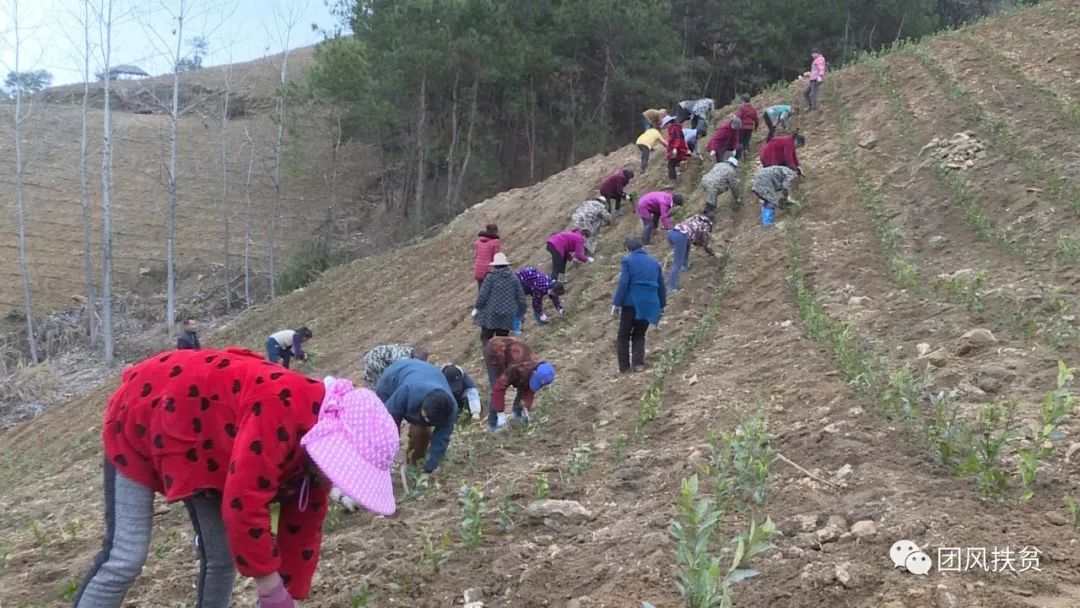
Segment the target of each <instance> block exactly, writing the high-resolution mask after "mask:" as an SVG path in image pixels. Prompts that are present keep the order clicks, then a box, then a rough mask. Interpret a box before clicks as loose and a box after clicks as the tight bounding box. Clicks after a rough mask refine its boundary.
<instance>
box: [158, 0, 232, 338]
mask: <svg viewBox="0 0 1080 608" xmlns="http://www.w3.org/2000/svg"><path fill="white" fill-rule="evenodd" d="M161 7H162V9H163V10H164V11H165V12H166V13H167V14H168V16H169V21H170V23H171V25H172V30H171V33H170V35H175V36H176V40H175V42H174V41H171V40H168V39H167V38H166V36H164V35H162V34H160V33H159V32H158V31H157V30H156V29H154V27H153V26H150V25H147V24H146V23H144V29H146V31H147V33H148V34H150V36H151V38H152V39H154V41H155V42H156V44H155V46H157V47H158V48H159V49H162V50H163V54H167V55H168V57H169V61H170V63H171V65H172V77H173V84H172V103H171V104H170V111H169V170H168V208H167V210H166V214H165V233H166V234H165V242H166V245H165V283H166V286H165V290H166V304H165V323H166V325H167V327H168V328H172V326H173V324H174V323H175V322H176V256H175V250H176V199H177V193H176V190H177V180H176V158H177V151H178V146H177V135H176V133H177V126H178V125H179V122H180V116H181V115H182V114H183V113H185V112H186V111H187V110H189V109H190V108H181V107H180V73H181V72H183V71H184V70H185V69H186V68H187V67H188V66H189V65H190V63H189V62H188V61H185V60H186V59H187V58H186V57H185V56H184V27H185V26H186V25H187V24H188V23H189V22H190V21H192V20H195V19H199V18H202V17H205V16H206V15H207V14H209V13H210V12H211V9H210V4H209V2H208V1H206V2H200V1H199V0H162V1H161ZM196 8H199V9H201V10H200V12H198V13H196ZM224 20H225V17H223V18H222V22H224ZM147 21H148V20H147ZM195 40H197V41H199V42H198V44H196V46H197V47H199V49H200V50H198V52H205V50H206V49H205V44H206V38H205V35H200V36H199V37H197V38H196V39H195ZM164 49H168V51H164ZM198 63H199V64H200V65H201V59H200V61H199V62H198ZM197 103H198V101H196V102H195V103H193V104H192V105H193V106H194V105H196V104H197Z"/></svg>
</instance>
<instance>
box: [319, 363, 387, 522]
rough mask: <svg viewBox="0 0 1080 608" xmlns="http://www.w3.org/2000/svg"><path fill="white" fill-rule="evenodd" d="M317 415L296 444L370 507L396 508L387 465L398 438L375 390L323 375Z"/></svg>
mask: <svg viewBox="0 0 1080 608" xmlns="http://www.w3.org/2000/svg"><path fill="white" fill-rule="evenodd" d="M327 380H328V381H327V382H326V384H328V388H327V391H326V396H325V397H323V403H322V408H321V409H320V410H319V419H318V421H317V422H316V423H315V426H313V427H311V430H310V431H308V432H307V434H306V435H304V437H303V438H302V439H301V440H300V445H302V446H303V447H304V449H305V450H307V453H308V455H309V456H311V458H312V460H314V461H315V464H317V465H318V466H319V470H321V471H322V472H323V473H325V474H326V476H327V477H329V478H330V480H331V481H333V482H334V485H336V486H337V487H338V488H340V489H341V491H342V492H344V493H345V494H346V495H347V496H348V497H349V498H351V499H353V500H355V501H356V502H358V503H360V504H361V505H363V506H364V508H366V509H368V510H369V511H371V512H373V513H377V514H379V515H393V514H394V511H395V510H396V509H397V504H396V502H395V500H394V484H393V479H392V477H391V475H390V465H391V464H392V463H393V462H394V455H395V454H397V451H398V446H399V444H400V438H399V437H398V427H397V425H396V424H394V418H393V417H392V416H391V415H390V413H389V412H387V411H386V406H385V405H383V402H382V401H380V400H379V397H378V395H376V394H375V393H374V392H373V391H371V390H369V389H366V388H354V387H353V384H352V382H349V381H348V380H344V379H334V380H331V379H327Z"/></svg>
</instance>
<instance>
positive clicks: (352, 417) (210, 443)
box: [74, 348, 398, 608]
mask: <svg viewBox="0 0 1080 608" xmlns="http://www.w3.org/2000/svg"><path fill="white" fill-rule="evenodd" d="M102 442H103V444H104V448H105V483H104V489H105V524H106V525H105V539H104V542H103V543H102V548H101V551H100V552H99V553H98V555H97V557H96V558H95V560H94V563H93V565H92V566H91V568H90V571H89V573H88V574H87V576H86V579H85V580H84V581H83V583H82V585H80V587H79V589H78V591H77V593H76V596H75V603H74V605H75V606H76V608H105V607H108V608H118V607H119V606H121V605H122V604H123V602H124V595H125V594H126V593H127V590H128V588H129V587H130V586H131V585H132V584H133V583H134V582H135V579H136V577H137V576H138V574H139V572H140V571H141V570H142V567H143V562H145V560H146V557H147V553H148V550H149V547H150V534H151V529H152V527H153V518H154V495H155V494H156V493H160V494H163V495H164V496H165V499H166V500H167V501H169V502H177V501H183V503H184V505H185V506H186V507H187V511H188V515H189V517H190V518H191V523H192V526H193V528H194V531H195V538H196V546H197V551H198V556H199V562H200V564H199V574H198V579H197V581H196V585H195V589H196V598H197V599H196V601H195V603H194V605H196V606H200V607H202V608H227V607H228V606H229V605H230V603H231V596H232V590H233V582H234V579H235V577H236V572H237V571H239V572H240V574H243V575H244V576H250V577H253V578H254V579H255V586H256V589H257V592H258V597H259V605H260V607H261V608H291V607H293V606H294V605H295V602H294V598H295V599H303V598H304V597H307V594H308V591H309V590H310V588H311V577H312V575H313V574H314V573H315V568H316V566H317V565H318V563H319V551H320V545H321V542H322V524H323V519H324V518H325V517H326V512H327V499H328V494H329V492H330V489H331V487H332V486H337V487H338V488H340V490H341V492H343V493H344V494H346V495H347V496H349V497H350V498H351V499H353V500H355V501H356V502H358V503H360V504H362V505H363V506H364V507H365V508H367V509H369V510H370V511H372V512H374V513H378V514H381V515H391V514H393V513H394V510H395V504H394V492H393V485H392V482H391V477H390V465H391V463H392V462H393V459H394V455H395V454H396V452H397V449H398V435H397V428H396V425H395V424H394V421H393V418H392V417H391V416H390V415H389V414H388V413H387V412H386V408H385V407H384V406H383V404H382V402H380V401H379V399H378V397H377V396H376V395H375V393H373V392H372V391H370V390H368V389H355V390H354V389H353V386H352V383H350V382H348V381H347V380H338V381H334V382H328V383H327V385H324V383H323V382H320V381H318V380H313V379H310V378H307V377H305V376H303V375H301V374H299V373H296V372H292V371H289V370H287V369H284V368H282V367H280V366H277V365H274V364H272V363H269V362H266V361H263V360H262V357H260V356H259V355H258V354H256V353H253V352H251V351H247V350H242V349H234V348H230V349H228V350H225V351H219V350H201V351H195V350H182V351H176V352H172V353H163V354H160V355H155V356H153V357H151V358H149V359H146V360H144V361H142V362H141V363H138V364H136V365H133V366H132V367H129V368H128V369H126V370H124V372H123V374H122V376H121V383H120V387H119V388H117V389H116V391H115V392H114V393H113V394H112V396H111V397H110V398H109V402H108V405H107V407H106V409H105V416H104V424H103V427H102ZM272 502H279V503H280V507H281V508H280V515H279V519H278V529H277V532H276V534H275V532H274V531H273V530H272V524H271V519H270V503H272ZM188 603H189V604H190V602H188Z"/></svg>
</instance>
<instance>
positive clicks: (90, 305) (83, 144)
mask: <svg viewBox="0 0 1080 608" xmlns="http://www.w3.org/2000/svg"><path fill="white" fill-rule="evenodd" d="M83 44H84V48H83V101H82V139H81V141H80V146H79V188H80V190H81V194H82V229H83V274H84V282H85V289H86V334H87V336H88V337H89V339H90V346H91V348H93V346H94V344H96V343H97V333H96V332H97V327H96V323H95V322H94V321H95V316H96V315H97V304H96V303H95V301H94V260H93V258H92V257H91V254H90V183H89V180H90V167H89V159H88V157H87V154H86V148H87V141H88V135H87V115H88V111H89V107H90V0H83Z"/></svg>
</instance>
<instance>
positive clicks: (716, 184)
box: [701, 156, 742, 213]
mask: <svg viewBox="0 0 1080 608" xmlns="http://www.w3.org/2000/svg"><path fill="white" fill-rule="evenodd" d="M738 166H739V159H737V158H735V157H734V156H732V157H731V158H728V159H727V160H725V161H723V162H719V163H716V164H715V165H713V168H712V169H709V171H708V173H706V174H705V175H704V176H703V177H702V178H701V188H702V189H703V190H704V191H705V212H706V213H715V212H716V199H717V198H718V197H719V196H720V195H721V194H722V193H723V192H724V191H725V190H731V197H732V204H731V207H732V209H734V210H736V211H738V209H739V208H740V207H741V206H742V199H740V198H739V171H738V169H737V168H738Z"/></svg>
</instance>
